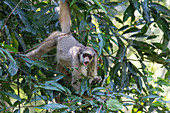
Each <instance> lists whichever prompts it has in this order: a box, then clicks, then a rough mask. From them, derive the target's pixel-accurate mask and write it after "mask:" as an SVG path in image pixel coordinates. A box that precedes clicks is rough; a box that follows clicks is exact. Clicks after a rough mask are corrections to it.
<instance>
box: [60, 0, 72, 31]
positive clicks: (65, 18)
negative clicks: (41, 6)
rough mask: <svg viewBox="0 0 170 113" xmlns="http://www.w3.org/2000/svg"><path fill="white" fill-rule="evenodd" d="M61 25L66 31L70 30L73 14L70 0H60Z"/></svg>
mask: <svg viewBox="0 0 170 113" xmlns="http://www.w3.org/2000/svg"><path fill="white" fill-rule="evenodd" d="M59 20H60V26H61V30H62V32H64V33H68V32H70V26H71V25H70V22H71V14H70V7H69V4H68V0H65V2H63V1H62V0H60V18H59Z"/></svg>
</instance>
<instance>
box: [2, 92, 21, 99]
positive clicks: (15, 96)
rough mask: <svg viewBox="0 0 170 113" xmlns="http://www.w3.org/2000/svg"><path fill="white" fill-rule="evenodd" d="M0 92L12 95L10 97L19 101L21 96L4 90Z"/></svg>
mask: <svg viewBox="0 0 170 113" xmlns="http://www.w3.org/2000/svg"><path fill="white" fill-rule="evenodd" d="M0 93H2V94H5V95H8V96H9V97H12V98H14V99H16V100H18V101H20V102H21V98H20V97H19V96H18V95H16V94H15V93H12V92H5V91H0Z"/></svg>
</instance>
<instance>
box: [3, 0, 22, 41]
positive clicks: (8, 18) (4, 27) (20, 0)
mask: <svg viewBox="0 0 170 113" xmlns="http://www.w3.org/2000/svg"><path fill="white" fill-rule="evenodd" d="M21 2H22V0H20V1H19V2H18V4H17V5H16V6H15V8H14V9H13V10H12V12H11V13H10V14H9V16H8V17H7V19H6V21H5V23H4V25H3V27H2V29H1V30H2V31H1V32H2V42H3V30H4V28H5V25H6V24H7V22H8V20H9V17H10V16H11V15H12V13H13V12H14V11H15V10H16V8H17V7H18V6H19V4H20V3H21Z"/></svg>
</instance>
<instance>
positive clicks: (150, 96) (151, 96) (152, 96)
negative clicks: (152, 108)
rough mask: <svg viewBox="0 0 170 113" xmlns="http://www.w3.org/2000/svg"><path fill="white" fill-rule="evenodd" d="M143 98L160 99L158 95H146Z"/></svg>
mask: <svg viewBox="0 0 170 113" xmlns="http://www.w3.org/2000/svg"><path fill="white" fill-rule="evenodd" d="M145 98H161V97H160V96H158V95H148V96H145V97H143V99H145Z"/></svg>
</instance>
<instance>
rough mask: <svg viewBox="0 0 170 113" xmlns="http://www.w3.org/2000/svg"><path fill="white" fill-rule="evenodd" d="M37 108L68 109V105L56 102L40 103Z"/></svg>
mask: <svg viewBox="0 0 170 113" xmlns="http://www.w3.org/2000/svg"><path fill="white" fill-rule="evenodd" d="M36 108H38V109H46V110H48V109H53V110H56V109H57V110H64V109H68V108H69V107H68V106H66V105H63V104H58V103H52V104H44V105H40V106H38V107H36Z"/></svg>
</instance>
